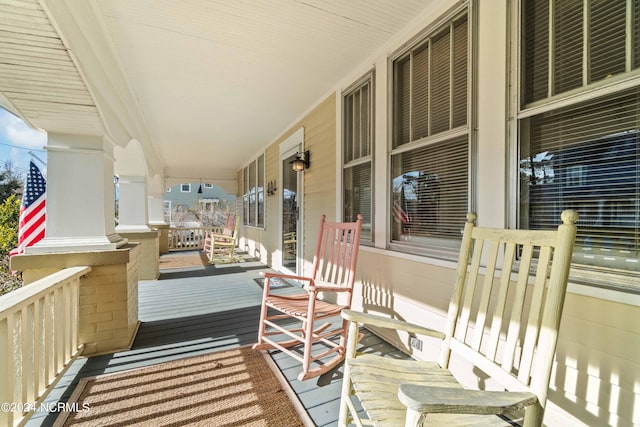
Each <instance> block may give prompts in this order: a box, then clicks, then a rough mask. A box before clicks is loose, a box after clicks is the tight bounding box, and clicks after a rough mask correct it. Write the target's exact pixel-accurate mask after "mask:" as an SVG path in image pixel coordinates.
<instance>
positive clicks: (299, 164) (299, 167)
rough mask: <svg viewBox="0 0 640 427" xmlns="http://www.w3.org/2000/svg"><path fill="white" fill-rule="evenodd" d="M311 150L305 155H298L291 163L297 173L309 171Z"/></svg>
mask: <svg viewBox="0 0 640 427" xmlns="http://www.w3.org/2000/svg"><path fill="white" fill-rule="evenodd" d="M309 157H310V154H309V150H307V151H305V152H304V153H302V154H300V153H296V158H295V159H294V160H293V161H292V162H291V168H292V169H293V170H294V171H295V172H302V171H303V170H305V169H309Z"/></svg>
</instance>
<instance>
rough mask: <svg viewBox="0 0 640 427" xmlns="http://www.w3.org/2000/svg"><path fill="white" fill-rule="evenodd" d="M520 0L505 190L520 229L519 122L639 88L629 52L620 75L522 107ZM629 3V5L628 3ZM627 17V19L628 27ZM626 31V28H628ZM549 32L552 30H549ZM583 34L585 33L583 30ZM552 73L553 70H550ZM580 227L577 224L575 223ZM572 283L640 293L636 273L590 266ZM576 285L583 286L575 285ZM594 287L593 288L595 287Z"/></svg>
mask: <svg viewBox="0 0 640 427" xmlns="http://www.w3.org/2000/svg"><path fill="white" fill-rule="evenodd" d="M523 1H524V0H519V1H517V2H514V5H515V6H514V7H513V8H512V10H511V12H512V15H511V22H512V28H511V31H510V34H511V37H510V38H511V44H510V53H511V64H510V69H511V73H510V74H511V76H512V81H513V84H512V85H511V87H512V88H513V89H514V90H512V91H511V92H510V96H509V99H510V116H511V117H512V118H513V120H509V123H510V126H509V135H510V141H511V144H510V147H509V159H510V161H509V171H508V173H509V176H510V177H511V179H510V180H509V181H510V183H511V184H510V186H509V189H508V192H509V195H510V199H511V200H512V203H510V207H511V208H510V210H509V224H510V225H511V226H512V227H519V226H520V224H519V222H520V221H519V218H520V212H519V210H520V203H519V201H520V192H519V185H518V183H519V179H520V178H519V165H518V163H519V158H520V153H519V145H520V144H519V138H520V135H519V134H520V131H519V128H520V123H523V121H524V120H525V119H528V118H530V117H533V116H536V115H538V114H542V113H545V112H551V111H556V110H560V109H562V108H564V107H569V106H572V105H576V104H580V103H583V102H587V101H591V100H597V99H601V98H604V97H606V96H607V95H612V94H616V93H622V92H624V91H625V90H627V89H632V88H636V87H637V88H640V69H638V68H636V69H632V68H631V66H632V64H631V60H630V59H629V51H627V69H626V71H625V72H624V73H622V74H617V75H614V76H612V77H610V78H607V79H604V80H600V81H597V82H588V81H587V80H586V78H583V85H582V86H581V87H579V88H575V89H572V90H569V91H567V92H564V93H558V94H552V93H549V95H550V96H549V97H548V98H546V99H542V100H536V101H534V102H530V103H528V104H525V103H524V101H523V99H524V87H523V84H524V81H523V78H522V73H523V72H524V69H523V67H524V66H525V63H524V61H523V60H522V61H521V60H520V58H521V54H522V52H524V46H523V45H522V44H521V43H519V40H520V37H521V34H522V31H523V27H522V24H521V21H520V19H521V14H522V9H523ZM628 4H630V3H628ZM628 21H629V18H628V17H627V25H629V23H628ZM627 28H628V27H627ZM551 31H552V30H551ZM583 31H586V30H583ZM626 43H627V49H632V47H631V43H632V42H631V41H630V39H629V36H627V42H626ZM585 50H586V53H585V57H584V60H583V76H586V75H587V74H586V73H584V69H585V67H587V65H586V64H587V62H588V61H587V59H588V55H589V50H588V49H585ZM550 72H552V71H550ZM548 79H549V80H551V81H552V80H553V75H552V74H550V75H549V76H548ZM578 227H579V222H578ZM570 279H571V281H572V282H573V283H574V284H575V285H574V286H573V287H572V288H571V289H572V290H574V291H575V292H578V293H581V294H584V295H589V296H596V297H599V298H605V299H610V298H611V297H612V293H611V290H615V291H621V292H632V293H637V292H638V291H639V290H640V287H639V286H638V276H637V272H633V271H629V272H625V271H620V270H613V269H607V268H606V267H597V266H590V265H585V264H579V263H577V264H574V265H572V269H571V278H570ZM576 285H586V286H582V287H581V286H577V287H576ZM594 286H595V287H594Z"/></svg>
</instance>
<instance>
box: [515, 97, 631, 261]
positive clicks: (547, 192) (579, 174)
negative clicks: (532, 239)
mask: <svg viewBox="0 0 640 427" xmlns="http://www.w3.org/2000/svg"><path fill="white" fill-rule="evenodd" d="M525 128H529V132H528V141H526V140H525V141H523V147H522V150H521V156H520V179H521V204H520V207H521V216H520V217H521V220H522V222H523V224H522V226H524V227H525V228H531V229H549V228H553V227H556V226H557V225H558V223H559V218H560V213H561V212H562V211H563V210H564V209H575V210H577V211H578V212H579V214H580V220H579V222H578V224H577V225H578V238H577V242H576V244H577V249H576V252H577V253H578V255H577V259H576V261H577V262H581V263H587V264H593V265H602V266H608V267H614V268H622V269H627V270H639V269H638V256H639V249H640V89H638V88H636V89H633V90H628V91H625V92H623V93H620V94H612V95H609V96H607V97H605V98H604V99H600V100H597V101H591V102H589V103H583V104H579V105H574V106H571V107H566V108H563V109H560V110H556V111H552V112H548V113H544V114H540V115H537V116H533V117H531V118H530V119H528V120H527V123H526V126H525Z"/></svg>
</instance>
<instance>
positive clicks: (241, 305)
mask: <svg viewBox="0 0 640 427" xmlns="http://www.w3.org/2000/svg"><path fill="white" fill-rule="evenodd" d="M177 257H183V258H185V257H189V258H191V259H197V258H199V253H198V252H197V251H190V252H183V253H181V254H177V253H171V254H166V255H164V256H163V257H161V261H162V259H163V258H164V259H170V260H171V261H172V264H173V265H175V264H176V261H175V258H177ZM188 264H194V262H193V261H192V260H189V262H188ZM261 271H271V269H270V268H269V267H268V266H266V265H264V264H263V263H261V262H259V261H255V260H251V259H250V258H249V259H247V260H246V261H245V262H241V263H236V264H226V265H219V266H214V265H207V266H186V267H182V268H175V267H174V268H168V269H162V270H161V272H160V277H159V278H158V279H157V280H148V281H141V282H140V284H139V308H140V310H139V316H140V321H141V324H140V327H139V329H138V332H137V334H136V337H135V340H134V342H133V345H132V348H131V349H130V350H127V351H120V352H116V353H108V354H104V355H100V356H94V357H89V358H79V359H77V360H76V361H75V362H73V364H72V365H71V366H70V367H69V369H68V370H67V371H66V373H65V374H64V376H62V378H61V379H60V381H59V382H58V384H57V385H56V387H55V388H54V389H53V390H52V391H51V393H50V394H49V396H48V397H47V399H46V400H45V402H47V403H54V402H55V403H57V402H67V401H68V399H69V397H70V396H71V394H72V393H73V391H74V389H75V387H76V386H77V385H78V382H79V381H80V379H82V378H88V377H95V376H97V375H103V374H110V373H116V372H123V371H126V370H130V369H136V368H142V367H146V366H151V365H155V364H159V363H163V362H169V361H173V360H178V359H183V358H189V357H194V356H199V355H203V354H207V353H211V352H220V351H224V350H228V349H235V348H239V347H242V346H248V345H251V344H253V343H255V342H256V339H257V331H258V318H259V314H260V303H261V299H262V289H261V287H260V285H259V284H258V280H257V279H259V278H260V272H261ZM296 291H298V289H296V288H293V287H289V288H283V289H281V290H278V291H276V292H282V293H291V292H296ZM361 347H362V349H363V351H367V352H374V353H377V354H388V355H390V356H393V357H406V356H405V355H403V353H402V352H400V351H399V350H397V349H395V348H394V347H392V346H391V345H390V344H388V343H386V342H384V341H383V340H382V339H380V338H378V337H377V336H375V335H373V334H370V333H368V334H367V335H366V337H365V338H364V339H363V340H362V341H361ZM270 357H271V358H272V360H273V361H274V362H275V364H276V365H277V368H276V369H277V370H278V375H281V376H282V378H284V379H285V380H286V381H287V382H288V384H289V387H290V390H291V392H292V393H293V394H294V395H295V396H296V397H295V399H297V401H298V402H296V404H297V405H299V408H301V409H302V410H303V411H305V413H306V416H307V417H308V418H307V421H308V422H309V423H310V424H309V425H316V426H335V425H337V419H338V408H339V405H340V400H339V397H340V387H341V384H342V367H340V368H339V369H337V370H335V371H334V372H329V373H328V374H325V375H323V376H321V377H318V378H314V379H312V380H308V381H304V382H301V381H298V380H297V379H296V377H297V375H298V374H299V372H300V369H301V365H300V363H298V362H296V361H295V360H293V359H291V358H290V357H287V356H284V355H283V354H281V353H280V352H278V351H275V352H270ZM185 380H186V379H185ZM124 407H128V405H127V402H123V408H124ZM58 415H59V414H57V413H50V414H49V413H42V412H36V413H35V414H34V415H33V416H32V417H31V418H30V419H29V421H28V422H27V423H26V425H27V426H31V427H36V426H51V425H53V424H54V422H55V421H56V419H57V417H58ZM99 421H100V420H96V422H99Z"/></svg>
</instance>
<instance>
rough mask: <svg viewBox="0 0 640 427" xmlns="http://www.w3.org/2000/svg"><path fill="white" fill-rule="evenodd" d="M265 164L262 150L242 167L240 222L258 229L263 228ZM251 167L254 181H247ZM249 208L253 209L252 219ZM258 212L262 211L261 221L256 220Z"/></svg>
mask: <svg viewBox="0 0 640 427" xmlns="http://www.w3.org/2000/svg"><path fill="white" fill-rule="evenodd" d="M260 162H261V163H262V174H261V176H259V173H258V172H259V171H260V164H259V163H260ZM265 166H266V165H265V153H264V152H263V153H261V154H260V155H258V156H257V157H255V158H253V159H252V160H251V161H250V162H249V164H247V165H246V166H245V167H244V168H243V169H242V224H243V225H246V226H248V227H255V228H260V229H264V228H265V224H266V218H265V188H264V183H265V179H266V176H265V175H266V170H265ZM252 167H253V168H255V169H254V170H253V171H251V172H255V177H256V178H255V182H249V177H250V176H251V174H250V168H252ZM260 183H262V186H260ZM252 191H253V193H252ZM252 198H253V201H252ZM250 209H253V219H254V220H253V221H250V218H251V215H250V214H251V212H250V211H249V210H250ZM260 212H262V223H260V222H259V221H258V219H259V218H260Z"/></svg>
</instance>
